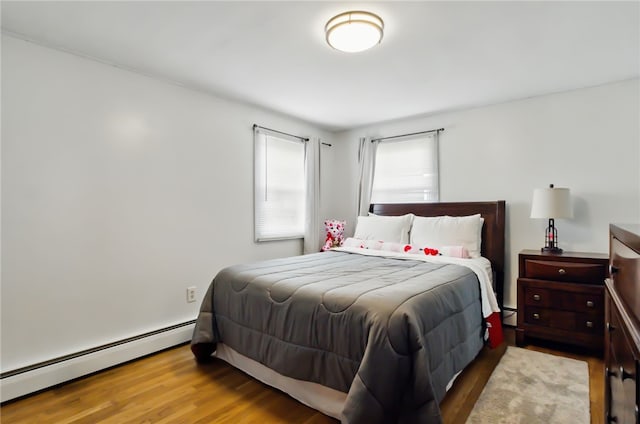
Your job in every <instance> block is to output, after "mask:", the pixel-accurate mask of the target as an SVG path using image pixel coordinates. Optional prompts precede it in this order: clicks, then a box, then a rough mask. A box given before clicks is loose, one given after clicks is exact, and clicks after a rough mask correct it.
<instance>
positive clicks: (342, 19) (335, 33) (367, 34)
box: [324, 10, 384, 53]
mask: <svg viewBox="0 0 640 424" xmlns="http://www.w3.org/2000/svg"><path fill="white" fill-rule="evenodd" d="M383 30H384V22H383V21H382V19H381V18H380V17H379V16H378V15H374V14H373V13H370V12H363V11H357V10H353V11H349V12H344V13H341V14H339V15H336V16H334V17H333V18H331V19H329V22H327V25H325V27H324V32H325V34H326V37H327V43H329V45H330V46H331V47H333V48H334V49H336V50H340V51H343V52H347V53H356V52H361V51H364V50H367V49H370V48H371V47H373V46H375V45H376V44H379V43H380V41H382V35H383Z"/></svg>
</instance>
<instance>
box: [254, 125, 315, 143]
mask: <svg viewBox="0 0 640 424" xmlns="http://www.w3.org/2000/svg"><path fill="white" fill-rule="evenodd" d="M256 128H262V129H263V130H269V131H273V132H274V133H278V134H284V135H288V136H289V137H294V138H299V139H300V140H302V141H309V139H308V138H306V137H300V136H299V135H293V134H289V133H286V132H282V131H278V130H273V129H271V128H267V127H261V126H260V125H258V124H253V129H254V130H255V129H256Z"/></svg>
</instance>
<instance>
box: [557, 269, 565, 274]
mask: <svg viewBox="0 0 640 424" xmlns="http://www.w3.org/2000/svg"><path fill="white" fill-rule="evenodd" d="M566 273H567V271H565V270H564V268H560V269H559V270H558V274H563V275H564V274H566Z"/></svg>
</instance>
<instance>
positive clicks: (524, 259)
mask: <svg viewBox="0 0 640 424" xmlns="http://www.w3.org/2000/svg"><path fill="white" fill-rule="evenodd" d="M518 259H519V261H518V262H519V273H518V276H519V278H518V327H517V328H516V344H517V345H518V346H522V345H524V344H526V343H527V341H528V339H529V338H530V337H531V338H535V339H545V340H551V341H554V342H560V343H566V344H573V345H577V346H582V347H586V348H589V349H593V350H596V351H600V352H601V351H602V349H603V346H604V279H605V277H606V275H607V267H608V265H609V256H608V255H607V254H601V253H577V252H563V253H561V254H547V253H541V252H540V251H539V250H523V251H522V252H520V254H519V255H518Z"/></svg>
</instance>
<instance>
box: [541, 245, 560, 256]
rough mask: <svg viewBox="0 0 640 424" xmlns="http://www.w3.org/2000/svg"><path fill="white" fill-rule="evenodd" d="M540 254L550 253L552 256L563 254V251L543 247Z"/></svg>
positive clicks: (557, 248) (556, 248)
mask: <svg viewBox="0 0 640 424" xmlns="http://www.w3.org/2000/svg"><path fill="white" fill-rule="evenodd" d="M540 252H542V253H548V254H552V255H559V254H561V253H562V249H560V248H559V247H548V246H545V247H542V248H540Z"/></svg>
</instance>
